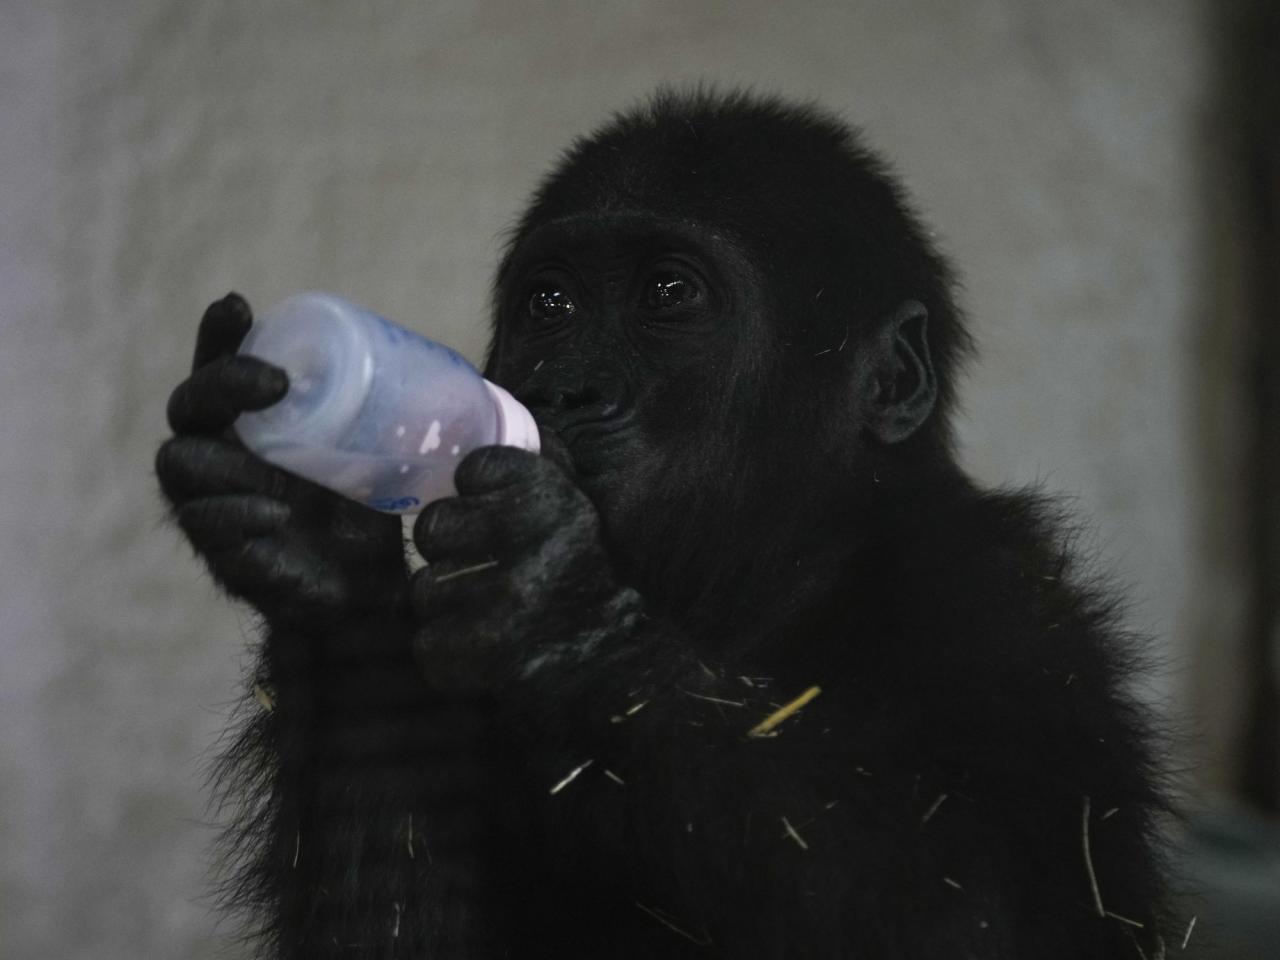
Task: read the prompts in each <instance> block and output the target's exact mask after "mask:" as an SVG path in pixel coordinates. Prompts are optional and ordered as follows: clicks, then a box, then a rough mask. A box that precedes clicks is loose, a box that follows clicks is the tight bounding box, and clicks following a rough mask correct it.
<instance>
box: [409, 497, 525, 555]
mask: <svg viewBox="0 0 1280 960" xmlns="http://www.w3.org/2000/svg"><path fill="white" fill-rule="evenodd" d="M505 513H506V511H503V510H502V509H501V508H500V506H499V505H498V504H495V503H493V502H491V501H488V500H481V499H475V498H463V497H448V498H446V499H444V500H436V501H435V502H433V503H429V504H427V507H426V509H425V510H423V511H422V513H420V514H419V515H418V519H417V520H415V521H414V523H413V543H414V546H416V547H417V548H418V552H419V553H420V554H422V558H423V559H424V560H428V561H431V560H442V559H445V558H449V559H456V560H474V559H475V558H477V557H480V558H483V557H485V556H488V555H489V554H490V553H492V552H493V550H494V549H496V548H497V547H498V545H499V541H501V540H504V539H507V538H504V537H503V536H502V533H501V528H502V527H503V525H504V524H505V520H504V515H505Z"/></svg>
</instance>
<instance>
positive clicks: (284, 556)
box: [208, 536, 350, 619]
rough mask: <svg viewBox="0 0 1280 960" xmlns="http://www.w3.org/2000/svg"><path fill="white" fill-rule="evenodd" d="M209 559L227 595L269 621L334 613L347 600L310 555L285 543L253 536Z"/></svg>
mask: <svg viewBox="0 0 1280 960" xmlns="http://www.w3.org/2000/svg"><path fill="white" fill-rule="evenodd" d="M208 557H209V563H210V566H211V567H212V568H213V571H214V574H215V576H217V577H218V579H219V580H220V581H221V582H222V583H223V584H224V585H225V586H226V587H227V589H228V590H230V591H231V592H232V593H235V594H237V595H238V596H241V597H244V598H245V599H246V600H248V601H250V602H251V603H253V604H255V605H257V606H258V607H259V609H261V610H262V612H263V613H265V614H267V615H268V616H270V617H276V618H283V619H290V618H293V617H297V618H299V619H303V618H305V617H306V616H307V614H309V613H314V612H315V611H316V610H317V609H322V610H338V609H340V608H341V607H342V606H343V605H344V604H346V603H347V602H348V600H349V599H350V598H349V597H348V594H347V591H346V588H345V587H344V586H343V584H342V582H341V581H340V580H339V579H338V578H336V577H334V576H333V575H332V574H331V573H330V572H329V571H328V570H327V569H326V567H325V566H324V564H323V563H322V562H321V561H320V560H319V559H318V558H317V557H316V556H315V554H314V553H313V552H311V551H308V550H306V549H303V548H300V547H299V546H297V545H296V544H294V543H292V542H291V541H289V540H287V539H282V538H280V537H272V536H267V537H254V538H252V539H249V540H245V541H243V542H242V543H241V544H239V545H238V546H235V547H229V548H227V549H225V550H221V551H216V552H211V553H210V554H208Z"/></svg>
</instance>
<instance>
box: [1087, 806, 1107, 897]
mask: <svg viewBox="0 0 1280 960" xmlns="http://www.w3.org/2000/svg"><path fill="white" fill-rule="evenodd" d="M1081 825H1082V830H1081V832H1082V843H1083V845H1084V869H1085V872H1086V873H1088V874H1089V889H1090V890H1092V891H1093V907H1094V909H1095V910H1096V911H1097V913H1098V916H1100V917H1105V916H1106V915H1107V908H1106V907H1104V906H1103V905H1102V891H1101V890H1099V889H1098V875H1097V874H1096V873H1094V872H1093V853H1092V852H1091V851H1090V850H1089V798H1088V797H1085V798H1084V816H1083V817H1082V818H1081Z"/></svg>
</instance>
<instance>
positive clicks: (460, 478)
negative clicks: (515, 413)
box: [453, 446, 559, 496]
mask: <svg viewBox="0 0 1280 960" xmlns="http://www.w3.org/2000/svg"><path fill="white" fill-rule="evenodd" d="M553 471H555V472H559V471H558V468H556V467H555V466H554V465H553V464H552V463H551V462H550V461H549V460H547V459H546V458H545V457H540V456H538V455H537V454H536V453H530V452H529V451H528V450H521V449H519V448H517V447H499V446H493V447H480V448H479V449H477V450H472V451H471V452H470V453H469V454H467V455H466V456H465V457H463V458H462V462H461V463H459V464H458V469H457V470H456V471H455V472H454V475H453V484H454V486H455V487H457V488H458V493H459V494H461V495H462V496H473V495H476V494H482V493H492V492H494V491H497V490H502V489H507V488H510V487H514V486H518V485H520V484H531V483H536V482H538V481H540V480H543V479H549V478H550V476H551V474H552V472H553Z"/></svg>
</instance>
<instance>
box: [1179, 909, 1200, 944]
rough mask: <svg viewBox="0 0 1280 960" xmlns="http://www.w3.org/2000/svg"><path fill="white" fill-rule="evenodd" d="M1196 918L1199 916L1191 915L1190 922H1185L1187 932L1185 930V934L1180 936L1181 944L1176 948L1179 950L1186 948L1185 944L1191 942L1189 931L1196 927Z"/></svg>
mask: <svg viewBox="0 0 1280 960" xmlns="http://www.w3.org/2000/svg"><path fill="white" fill-rule="evenodd" d="M1197 919H1199V918H1198V917H1192V918H1191V922H1190V923H1188V924H1187V932H1186V934H1185V935H1184V936H1183V938H1182V946H1181V947H1179V948H1178V949H1179V950H1185V949H1187V944H1188V943H1190V942H1191V931H1192V930H1194V929H1195V928H1196V920H1197Z"/></svg>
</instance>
